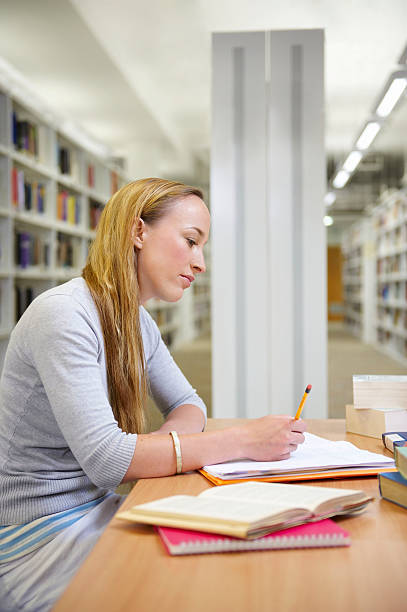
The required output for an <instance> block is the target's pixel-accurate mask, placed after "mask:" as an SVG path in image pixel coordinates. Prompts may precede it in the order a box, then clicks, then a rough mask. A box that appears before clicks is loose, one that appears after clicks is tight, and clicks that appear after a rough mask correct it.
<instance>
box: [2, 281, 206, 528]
mask: <svg viewBox="0 0 407 612" xmlns="http://www.w3.org/2000/svg"><path fill="white" fill-rule="evenodd" d="M140 322H141V329H142V335H143V343H144V352H145V357H146V363H147V372H148V379H149V386H150V391H151V395H152V396H153V399H154V400H155V403H156V404H157V406H158V407H159V408H160V410H161V412H162V413H163V414H164V416H166V415H168V413H169V412H170V411H171V410H173V409H174V408H176V407H177V406H180V405H182V404H185V403H188V404H194V405H196V406H199V407H200V408H201V409H202V411H203V412H204V413H205V414H206V409H205V405H204V403H203V402H202V400H201V399H200V398H199V397H198V395H197V394H196V392H195V390H194V389H192V387H191V385H190V384H189V383H188V381H187V380H186V379H185V377H184V376H183V374H182V373H181V372H180V370H179V369H178V367H177V365H176V364H175V362H174V361H173V359H172V357H171V355H170V354H169V352H168V350H167V348H166V346H165V345H164V343H163V341H162V339H161V336H160V332H159V330H158V328H157V326H156V324H155V323H154V321H153V320H152V318H151V317H150V315H149V314H148V313H147V311H146V310H145V309H144V308H141V309H140ZM136 443H137V435H136V434H126V433H124V432H123V431H122V430H121V429H120V428H119V426H118V424H117V422H116V420H115V418H114V416H113V413H112V409H111V407H110V405H109V401H108V392H107V383H106V364H105V352H104V341H103V334H102V329H101V326H100V322H99V317H98V313H97V310H96V306H95V303H94V301H93V299H92V297H91V295H90V293H89V290H88V288H87V285H86V282H85V281H84V280H83V279H82V278H75V279H73V280H72V281H69V282H68V283H65V284H64V285H61V286H60V287H55V288H53V289H50V290H49V291H46V292H45V293H42V294H41V295H40V296H39V297H38V298H36V299H35V300H34V301H33V303H32V304H31V305H30V306H29V308H28V309H27V310H26V312H25V313H24V315H23V316H22V317H21V319H20V321H19V322H18V324H17V325H16V327H15V329H14V330H13V332H12V334H11V338H10V342H9V346H8V349H7V354H6V359H5V364H4V368H3V373H2V377H1V383H0V525H12V524H20V523H26V522H28V521H31V520H33V519H35V518H38V517H40V516H45V515H48V514H53V513H54V512H60V511H62V510H66V509H69V508H72V507H74V506H77V505H79V504H83V503H86V502H88V501H91V500H94V499H96V498H98V497H101V496H102V495H104V494H105V493H106V492H107V491H108V490H111V489H114V488H115V487H116V486H117V485H118V484H119V483H120V482H121V480H122V478H123V476H124V475H125V473H126V471H127V469H128V467H129V464H130V461H131V459H132V457H133V454H134V450H135V447H136Z"/></svg>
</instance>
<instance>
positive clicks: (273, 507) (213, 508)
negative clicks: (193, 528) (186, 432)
mask: <svg viewBox="0 0 407 612" xmlns="http://www.w3.org/2000/svg"><path fill="white" fill-rule="evenodd" d="M232 486H234V485H232ZM222 488H223V487H222ZM225 488H227V487H225ZM292 509H293V504H292V500H288V499H287V500H285V499H280V500H278V499H276V500H275V502H274V501H271V500H270V499H261V497H260V498H259V499H258V500H256V501H255V502H253V500H251V499H249V500H246V499H245V498H244V497H243V496H241V497H238V498H234V497H233V496H232V497H226V498H225V497H222V496H219V498H217V497H216V496H214V497H210V496H209V497H205V496H203V495H202V494H201V495H199V496H198V497H193V496H189V495H175V496H173V497H165V498H163V499H158V500H156V501H153V502H149V503H146V504H140V505H138V506H133V508H131V510H130V512H131V513H134V514H135V515H136V514H140V513H143V514H147V515H152V514H153V513H154V514H155V513H159V514H161V515H162V514H165V515H167V516H168V515H177V516H180V517H187V516H193V517H201V518H210V519H223V520H227V521H237V522H245V523H246V522H247V523H252V522H255V521H259V520H262V519H264V518H265V517H269V516H274V514H278V515H279V514H280V513H281V512H286V511H290V510H292Z"/></svg>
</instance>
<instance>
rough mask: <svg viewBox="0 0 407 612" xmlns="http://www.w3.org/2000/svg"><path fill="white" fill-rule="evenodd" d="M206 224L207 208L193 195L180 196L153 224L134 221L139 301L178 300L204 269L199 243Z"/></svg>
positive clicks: (204, 238) (204, 236)
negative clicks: (156, 299) (137, 223)
mask: <svg viewBox="0 0 407 612" xmlns="http://www.w3.org/2000/svg"><path fill="white" fill-rule="evenodd" d="M209 227H210V215H209V211H208V209H207V207H206V206H205V204H204V203H203V201H202V200H201V199H200V198H199V197H198V196H195V195H190V196H186V197H185V198H182V199H180V200H179V202H177V203H176V204H175V205H174V206H173V207H171V208H170V210H169V211H168V212H167V213H166V214H165V215H164V217H163V218H162V219H160V220H159V221H157V222H155V223H154V224H153V225H148V224H147V223H144V222H143V221H140V223H139V226H138V227H136V225H134V228H133V242H134V245H135V246H136V248H137V250H138V258H137V277H138V283H139V287H140V297H141V303H142V304H144V303H145V302H147V300H149V299H151V298H158V299H160V300H165V301H166V302H176V301H178V300H179V299H180V298H181V297H182V295H183V292H184V290H185V289H188V288H189V287H190V285H191V283H192V282H193V281H194V279H195V277H196V275H197V274H200V273H201V272H205V260H204V254H203V247H204V244H205V243H206V242H207V240H208V236H209Z"/></svg>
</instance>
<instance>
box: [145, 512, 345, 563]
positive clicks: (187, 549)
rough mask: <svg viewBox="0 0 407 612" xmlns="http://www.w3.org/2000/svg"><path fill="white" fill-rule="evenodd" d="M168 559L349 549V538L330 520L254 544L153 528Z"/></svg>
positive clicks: (239, 540)
mask: <svg viewBox="0 0 407 612" xmlns="http://www.w3.org/2000/svg"><path fill="white" fill-rule="evenodd" d="M155 530H156V531H157V532H158V534H159V536H160V538H161V540H162V542H163V543H164V546H165V548H166V549H167V551H168V552H169V553H170V555H197V554H202V553H222V552H242V551H245V550H281V549H288V548H329V547H334V546H349V545H350V536H349V533H348V532H347V531H345V529H342V527H339V525H337V524H336V523H335V521H332V520H331V519H324V520H322V521H317V522H315V523H307V524H306V525H298V526H297V527H290V528H289V529H283V530H281V531H276V532H274V533H270V534H268V535H266V536H263V537H261V538H257V539H255V540H242V539H240V538H231V537H228V536H222V535H217V534H213V533H203V532H202V531H189V530H186V529H176V528H173V527H155Z"/></svg>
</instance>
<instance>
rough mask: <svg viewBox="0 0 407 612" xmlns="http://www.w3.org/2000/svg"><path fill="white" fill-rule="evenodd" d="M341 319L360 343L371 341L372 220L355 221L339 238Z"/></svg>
mask: <svg viewBox="0 0 407 612" xmlns="http://www.w3.org/2000/svg"><path fill="white" fill-rule="evenodd" d="M342 255H343V268H342V270H343V272H342V274H343V295H344V322H345V325H346V328H347V329H348V331H350V332H351V333H352V334H354V335H355V336H357V337H358V338H360V339H361V340H362V341H363V342H371V341H372V320H373V317H374V307H373V298H372V296H373V295H374V293H375V282H376V279H375V274H374V266H375V257H374V244H373V235H372V221H371V219H370V218H369V217H368V218H364V219H361V220H360V221H359V222H357V223H354V224H353V225H352V226H351V227H350V228H349V229H348V230H347V231H346V232H344V234H343V237H342Z"/></svg>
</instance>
